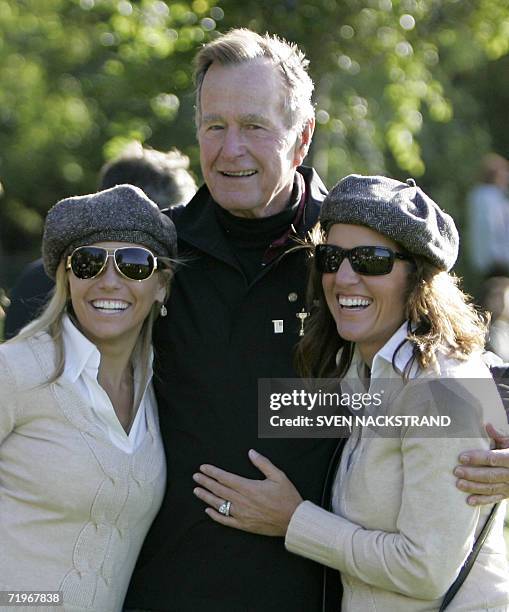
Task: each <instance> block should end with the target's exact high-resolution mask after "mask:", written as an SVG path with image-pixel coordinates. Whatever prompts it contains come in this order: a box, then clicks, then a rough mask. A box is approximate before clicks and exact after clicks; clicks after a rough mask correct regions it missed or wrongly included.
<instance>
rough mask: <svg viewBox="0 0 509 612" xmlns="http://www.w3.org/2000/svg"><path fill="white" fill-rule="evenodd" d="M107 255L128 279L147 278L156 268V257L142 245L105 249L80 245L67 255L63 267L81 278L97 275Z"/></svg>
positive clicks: (141, 279) (102, 267)
mask: <svg viewBox="0 0 509 612" xmlns="http://www.w3.org/2000/svg"><path fill="white" fill-rule="evenodd" d="M108 257H113V261H114V262H115V269H116V270H117V272H118V273H119V274H120V275H121V276H123V277H124V278H127V279H129V280H136V281H144V280H147V279H148V278H150V277H151V276H152V274H154V272H155V270H157V257H155V256H154V255H152V253H151V252H150V251H149V250H148V249H144V248H143V247H119V248H117V249H106V248H104V247H98V246H81V247H78V248H77V249H74V251H73V252H72V253H71V254H70V255H69V256H68V257H67V261H66V265H65V269H66V270H69V269H71V270H72V271H73V273H74V276H76V278H80V279H82V280H85V279H90V278H95V277H96V276H99V274H101V273H102V272H103V270H104V269H105V268H106V264H107V263H108Z"/></svg>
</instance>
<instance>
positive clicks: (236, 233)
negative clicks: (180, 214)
mask: <svg viewBox="0 0 509 612" xmlns="http://www.w3.org/2000/svg"><path fill="white" fill-rule="evenodd" d="M300 198H301V189H300V185H299V183H298V182H297V181H296V183H295V185H294V188H293V191H292V195H291V198H290V200H289V202H288V205H287V207H286V208H285V209H284V210H282V211H281V212H280V213H277V214H275V215H272V216H270V217H261V218H256V219H254V218H251V219H247V218H245V217H237V216H236V215H232V213H230V212H229V211H227V210H225V209H224V208H221V206H219V204H216V203H215V202H214V209H215V212H216V217H217V220H218V222H219V225H220V226H221V227H222V229H223V231H224V232H225V234H226V237H227V240H228V244H229V246H230V248H231V249H232V251H233V254H234V255H235V258H236V259H237V262H238V263H239V265H240V267H241V269H242V271H243V272H244V274H245V276H246V278H247V280H248V282H249V283H250V282H251V281H252V280H253V279H254V278H256V276H257V275H258V273H259V272H260V270H261V269H262V266H263V256H264V254H265V253H266V251H267V249H269V248H270V246H271V244H272V243H273V242H274V241H275V240H277V239H278V238H280V237H281V236H282V235H283V234H284V233H285V232H286V231H287V230H288V228H289V227H290V225H291V223H292V221H293V220H294V218H295V215H296V214H297V210H298V207H299V202H300Z"/></svg>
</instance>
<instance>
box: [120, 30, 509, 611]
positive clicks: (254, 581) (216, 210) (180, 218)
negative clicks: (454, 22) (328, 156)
mask: <svg viewBox="0 0 509 612" xmlns="http://www.w3.org/2000/svg"><path fill="white" fill-rule="evenodd" d="M307 63H308V62H307V60H306V59H305V58H304V55H303V54H302V53H301V52H300V51H299V50H298V48H297V47H296V46H294V45H290V44H287V43H286V42H284V41H281V40H280V39H278V38H277V37H275V36H268V35H266V36H263V37H262V36H259V35H258V34H255V33H254V32H251V31H248V30H233V31H231V32H230V33H228V34H226V35H224V36H221V37H219V38H217V39H216V40H215V41H213V42H211V43H209V44H208V45H206V46H205V47H203V49H202V50H201V51H200V52H199V53H198V56H197V61H196V66H197V71H196V80H197V85H198V88H197V109H196V120H197V128H198V140H199V145H200V159H201V166H202V172H203V176H204V178H205V183H206V184H205V185H204V186H203V187H201V189H200V190H199V191H198V193H197V194H196V196H195V197H194V198H193V199H192V200H191V202H190V203H189V204H188V205H187V206H186V207H181V208H178V207H177V208H174V209H172V210H171V211H170V212H169V214H171V216H172V218H173V219H174V221H175V223H176V226H177V231H178V235H179V243H180V252H181V254H182V255H184V256H185V257H186V263H185V265H184V266H183V267H182V269H181V270H180V272H179V273H178V274H177V276H176V279H175V283H174V286H173V289H172V295H171V297H170V301H169V304H168V311H169V316H168V317H167V318H166V319H164V320H161V321H160V323H159V325H158V327H157V329H156V336H155V345H156V346H155V349H156V359H157V364H156V376H155V379H156V392H157V396H158V401H159V408H160V421H161V430H162V434H163V437H164V440H165V446H166V453H167V462H168V485H167V494H166V497H165V500H164V502H163V506H162V508H161V511H160V513H159V515H158V517H157V519H156V521H155V523H154V525H153V527H152V529H151V532H150V533H149V536H148V538H147V540H146V543H145V547H144V549H143V551H142V553H141V555H140V559H139V562H138V566H137V568H136V571H135V574H134V576H133V579H132V582H131V587H130V591H129V594H128V598H127V601H126V606H127V608H137V609H145V610H170V611H174V612H196V611H199V610H207V612H224V611H225V610H230V611H232V612H241V611H250V612H262V611H263V612H270V611H274V612H275V611H278V612H281V611H287V610H288V611H292V612H299V611H302V612H304V611H305V612H313V611H318V610H320V609H322V582H323V581H322V569H321V568H320V567H319V566H318V565H313V564H312V563H309V562H307V561H306V560H304V559H300V558H298V557H296V556H292V555H291V554H289V553H287V552H286V551H285V549H284V546H283V542H282V540H281V539H280V538H270V537H264V536H256V535H252V534H248V533H245V532H242V531H235V530H231V529H225V528H223V527H221V526H220V525H218V524H216V523H214V522H213V521H212V520H210V519H209V518H208V516H207V515H206V514H205V512H204V506H203V504H202V503H201V502H200V501H199V500H197V499H196V498H195V497H194V496H193V481H192V474H193V473H194V472H195V471H196V470H197V468H198V467H199V465H200V464H202V463H211V464H214V465H218V466H221V467H223V468H225V469H227V470H229V471H232V472H236V473H240V474H243V475H244V476H245V477H248V478H260V477H261V475H260V473H259V472H257V471H256V470H255V469H254V468H253V466H252V465H251V463H250V462H249V460H248V457H247V451H248V449H250V448H253V447H254V448H256V449H257V450H258V451H260V452H261V453H262V454H264V455H265V456H267V457H269V458H270V459H271V460H272V461H274V463H276V464H277V465H279V466H280V467H281V468H282V469H283V470H284V471H285V472H286V473H287V474H288V476H289V477H290V478H291V479H294V481H295V483H297V487H298V488H299V489H300V490H302V491H304V493H303V495H304V497H305V498H306V499H310V500H314V501H317V502H320V499H321V496H322V488H323V484H324V483H323V482H322V480H324V479H325V474H326V472H327V469H328V465H329V462H330V458H331V455H332V453H333V450H334V449H333V447H334V446H335V443H334V442H332V441H324V440H304V439H278V440H273V439H258V438H257V381H258V379H259V378H264V377H281V378H284V377H294V376H296V374H295V371H294V368H293V366H292V352H293V348H294V346H295V344H296V342H297V341H298V338H299V333H300V331H301V328H302V321H304V320H305V317H306V314H307V313H306V303H305V285H306V268H305V255H304V253H303V251H302V250H301V249H298V248H296V247H297V246H298V244H299V242H298V241H299V240H301V239H302V238H304V237H305V235H306V233H307V232H308V230H309V229H310V228H311V227H312V226H313V224H314V223H315V221H316V219H317V215H318V209H319V206H320V203H321V201H322V200H323V198H324V196H325V192H326V190H325V187H324V185H323V183H322V182H321V181H320V179H319V177H318V176H317V175H316V173H315V172H314V171H313V170H311V169H309V168H303V167H301V163H302V161H303V160H304V158H305V156H306V153H307V151H308V148H309V145H310V142H311V137H312V134H313V129H314V113H313V107H312V103H311V94H312V90H313V83H312V81H311V79H310V77H309V75H308V74H307ZM483 460H484V458H483V457H481V458H480V462H482V461H483ZM500 469H503V468H500ZM316 474H323V476H324V478H323V479H322V478H317V477H316ZM465 476H467V477H468V476H469V474H468V473H466V474H465ZM503 477H507V476H506V475H505V474H504V475H503V476H502V478H503ZM501 486H502V487H503V486H504V485H501ZM479 492H482V490H479ZM366 503H371V502H370V500H366ZM228 509H229V508H228V506H226V505H225V506H224V507H223V508H221V511H222V512H225V513H226V512H228ZM337 582H339V578H337ZM336 605H337V600H336Z"/></svg>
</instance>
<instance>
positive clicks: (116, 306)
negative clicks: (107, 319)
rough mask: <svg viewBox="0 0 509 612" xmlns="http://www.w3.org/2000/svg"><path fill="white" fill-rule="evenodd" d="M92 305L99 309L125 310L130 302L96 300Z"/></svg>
mask: <svg viewBox="0 0 509 612" xmlns="http://www.w3.org/2000/svg"><path fill="white" fill-rule="evenodd" d="M92 306H93V307H94V308H98V309H99V310H125V309H126V308H129V304H128V302H124V301H123V300H94V301H93V302H92Z"/></svg>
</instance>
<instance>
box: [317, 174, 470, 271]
mask: <svg viewBox="0 0 509 612" xmlns="http://www.w3.org/2000/svg"><path fill="white" fill-rule="evenodd" d="M320 222H321V224H322V226H323V227H324V228H325V229H326V230H328V229H329V228H330V226H331V225H333V224H334V223H349V224H352V225H364V226H366V227H369V228H371V229H373V230H375V231H377V232H379V233H380V234H383V235H384V236H387V237H389V238H391V239H392V240H394V241H395V242H397V243H399V244H400V245H401V246H402V247H403V248H404V249H405V250H406V251H408V252H409V253H412V254H414V255H422V256H423V257H426V258H427V259H429V260H430V261H431V262H432V263H434V264H435V265H436V266H437V267H438V268H440V269H441V270H450V269H451V268H452V267H453V265H454V263H455V262H456V259H457V257H458V248H459V236H458V230H457V229H456V225H455V224H454V221H453V219H452V217H451V216H449V215H448V214H447V213H445V212H444V211H443V210H441V209H440V208H439V206H438V205H437V204H436V203H435V202H434V201H433V200H432V199H431V198H430V197H428V196H427V195H426V194H425V193H424V191H422V189H420V188H419V187H417V186H416V184H415V181H414V180H413V179H408V180H407V182H406V183H401V182H400V181H396V180H394V179H390V178H387V177H385V176H361V175H359V174H350V175H349V176H347V177H345V178H344V179H342V180H341V181H339V183H337V184H336V185H335V186H334V187H333V188H332V189H331V190H330V192H329V194H328V196H327V197H326V198H325V200H324V202H323V205H322V210H321V213H320Z"/></svg>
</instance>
